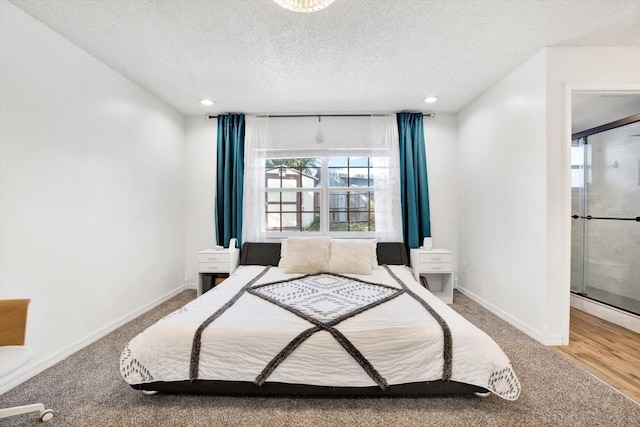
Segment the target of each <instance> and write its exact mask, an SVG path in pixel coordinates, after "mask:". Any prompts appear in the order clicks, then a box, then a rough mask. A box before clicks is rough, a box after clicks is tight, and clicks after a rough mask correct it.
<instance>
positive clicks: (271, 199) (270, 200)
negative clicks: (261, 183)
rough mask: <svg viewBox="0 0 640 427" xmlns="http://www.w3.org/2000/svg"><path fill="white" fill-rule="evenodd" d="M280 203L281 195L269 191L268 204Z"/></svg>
mask: <svg viewBox="0 0 640 427" xmlns="http://www.w3.org/2000/svg"><path fill="white" fill-rule="evenodd" d="M274 202H280V193H276V192H273V191H267V203H274Z"/></svg>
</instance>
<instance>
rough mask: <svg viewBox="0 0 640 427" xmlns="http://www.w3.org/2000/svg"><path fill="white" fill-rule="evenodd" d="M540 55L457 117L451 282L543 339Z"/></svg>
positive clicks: (543, 89) (543, 113) (543, 107)
mask: <svg viewBox="0 0 640 427" xmlns="http://www.w3.org/2000/svg"><path fill="white" fill-rule="evenodd" d="M545 65H546V61H545V55H544V52H541V53H539V54H537V55H535V56H534V57H533V58H531V59H530V60H528V61H527V62H526V63H524V64H523V65H521V66H520V67H518V68H517V69H516V70H514V71H513V72H512V73H511V74H509V75H508V76H506V77H505V78H504V79H502V80H501V81H500V82H498V83H497V84H496V85H495V86H494V87H492V88H491V89H490V90H488V91H487V92H485V93H484V94H483V95H481V96H480V97H479V98H477V99H476V100H475V101H473V102H472V103H471V104H470V105H468V106H467V107H465V108H464V109H463V110H462V111H461V112H460V113H459V115H458V171H459V173H458V191H459V193H458V194H459V198H458V251H459V255H458V263H459V271H460V273H459V282H458V286H459V287H460V288H462V289H463V290H464V291H465V292H467V293H469V294H471V295H472V296H473V297H474V298H476V299H478V300H479V301H481V302H482V303H483V304H485V305H486V306H488V307H489V308H491V309H492V310H493V311H494V312H496V313H499V314H500V315H501V316H502V317H504V318H505V319H507V320H509V321H510V322H511V323H513V324H514V325H516V326H518V327H519V328H520V329H522V330H524V331H525V332H527V333H528V334H530V335H532V336H534V337H535V338H537V339H540V340H542V330H543V324H544V322H545V311H544V301H545V269H546V245H545V238H544V237H545V230H546V196H545V191H546V185H545V163H546V150H545V136H546V135H545V117H546V105H545V92H546V81H545Z"/></svg>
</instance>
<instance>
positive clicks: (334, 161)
mask: <svg viewBox="0 0 640 427" xmlns="http://www.w3.org/2000/svg"><path fill="white" fill-rule="evenodd" d="M336 166H337V167H347V166H349V158H348V157H329V167H336Z"/></svg>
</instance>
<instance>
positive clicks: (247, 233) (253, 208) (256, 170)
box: [242, 116, 269, 242]
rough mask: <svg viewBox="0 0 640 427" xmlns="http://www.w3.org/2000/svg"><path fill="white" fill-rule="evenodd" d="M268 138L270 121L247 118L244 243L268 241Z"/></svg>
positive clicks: (262, 118)
mask: <svg viewBox="0 0 640 427" xmlns="http://www.w3.org/2000/svg"><path fill="white" fill-rule="evenodd" d="M268 135H269V118H268V117H255V116H247V117H246V118H245V136H244V193H243V201H242V241H243V242H262V241H265V240H266V233H265V228H266V220H265V203H266V201H265V182H264V163H265V159H266V155H267V140H268Z"/></svg>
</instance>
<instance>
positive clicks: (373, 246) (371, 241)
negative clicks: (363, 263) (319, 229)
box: [331, 239, 379, 270]
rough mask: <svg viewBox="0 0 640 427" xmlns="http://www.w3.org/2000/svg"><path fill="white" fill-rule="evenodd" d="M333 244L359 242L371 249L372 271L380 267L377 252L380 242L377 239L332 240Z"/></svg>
mask: <svg viewBox="0 0 640 427" xmlns="http://www.w3.org/2000/svg"><path fill="white" fill-rule="evenodd" d="M333 242H357V243H360V244H361V245H365V246H368V247H370V248H371V256H370V259H371V269H372V270H375V269H376V268H378V267H379V265H378V253H377V252H376V250H377V248H378V241H377V240H376V239H331V243H332V244H333Z"/></svg>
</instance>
